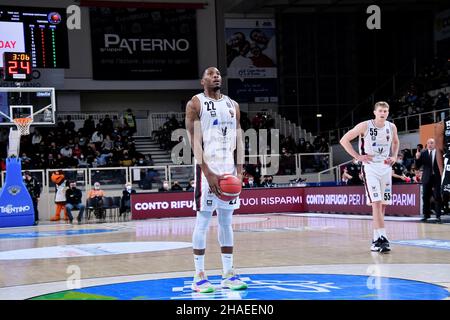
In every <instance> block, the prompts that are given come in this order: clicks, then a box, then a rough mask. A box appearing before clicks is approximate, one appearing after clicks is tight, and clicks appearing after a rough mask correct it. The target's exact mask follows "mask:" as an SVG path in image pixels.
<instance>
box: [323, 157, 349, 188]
mask: <svg viewBox="0 0 450 320" xmlns="http://www.w3.org/2000/svg"><path fill="white" fill-rule="evenodd" d="M352 161H353V160H349V161H346V162H343V163H341V164H338V165H337V166H334V167H331V168H329V169H326V170H323V171H320V172H319V173H318V179H317V180H318V182H319V183H321V182H322V175H323V174H325V173H326V172H333V173H334V177H335V182H336V183H340V182H341V180H342V178H341V167H342V166H345V165H347V164H349V163H350V162H352Z"/></svg>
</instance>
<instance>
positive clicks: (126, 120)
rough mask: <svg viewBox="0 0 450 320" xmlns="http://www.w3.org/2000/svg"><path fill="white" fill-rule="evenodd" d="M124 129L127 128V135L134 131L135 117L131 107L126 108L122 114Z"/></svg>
mask: <svg viewBox="0 0 450 320" xmlns="http://www.w3.org/2000/svg"><path fill="white" fill-rule="evenodd" d="M123 124H124V129H125V130H127V131H128V132H127V135H128V136H132V135H133V134H134V133H135V132H136V117H135V116H134V114H133V112H132V111H131V109H127V111H126V112H125V114H124V115H123Z"/></svg>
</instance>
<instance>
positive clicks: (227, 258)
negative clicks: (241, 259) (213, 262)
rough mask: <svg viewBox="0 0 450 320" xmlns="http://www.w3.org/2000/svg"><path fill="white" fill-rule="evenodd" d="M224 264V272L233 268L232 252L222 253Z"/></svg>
mask: <svg viewBox="0 0 450 320" xmlns="http://www.w3.org/2000/svg"><path fill="white" fill-rule="evenodd" d="M222 266H223V273H224V274H227V273H228V272H230V271H231V270H233V254H232V253H222Z"/></svg>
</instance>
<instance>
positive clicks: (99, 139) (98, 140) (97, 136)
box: [91, 127, 103, 149]
mask: <svg viewBox="0 0 450 320" xmlns="http://www.w3.org/2000/svg"><path fill="white" fill-rule="evenodd" d="M91 142H92V143H93V144H94V145H95V148H96V149H100V148H101V145H102V143H103V134H102V132H101V130H100V128H99V127H97V128H96V130H95V131H94V133H93V134H92V136H91Z"/></svg>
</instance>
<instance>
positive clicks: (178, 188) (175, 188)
mask: <svg viewBox="0 0 450 320" xmlns="http://www.w3.org/2000/svg"><path fill="white" fill-rule="evenodd" d="M170 191H183V188H182V187H181V186H180V183H179V182H178V180H175V181H174V182H173V183H172V188H170Z"/></svg>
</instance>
